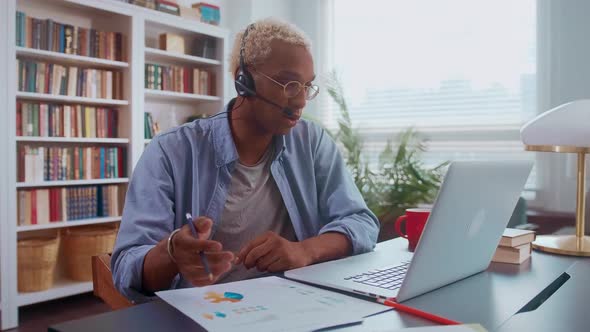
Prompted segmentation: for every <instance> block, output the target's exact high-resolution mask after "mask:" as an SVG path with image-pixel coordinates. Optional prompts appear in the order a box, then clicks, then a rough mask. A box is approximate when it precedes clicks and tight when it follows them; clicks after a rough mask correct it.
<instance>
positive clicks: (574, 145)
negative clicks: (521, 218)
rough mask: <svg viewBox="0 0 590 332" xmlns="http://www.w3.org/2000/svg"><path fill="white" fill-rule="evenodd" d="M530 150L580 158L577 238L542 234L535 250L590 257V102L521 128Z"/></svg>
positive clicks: (545, 115) (553, 112)
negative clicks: (588, 216) (588, 228)
mask: <svg viewBox="0 0 590 332" xmlns="http://www.w3.org/2000/svg"><path fill="white" fill-rule="evenodd" d="M520 137H521V139H522V142H523V143H524V144H525V148H526V150H527V151H540V152H558V153H575V154H577V156H578V176H577V199H576V235H540V236H538V237H537V239H536V240H535V241H534V242H533V248H535V249H537V250H541V251H546V252H550V253H556V254H561V255H571V256H590V237H589V236H585V235H584V219H585V217H584V214H585V205H586V197H585V196H586V188H585V184H586V154H587V153H590V99H583V100H576V101H573V102H569V103H566V104H563V105H560V106H558V107H555V108H553V109H551V110H549V111H547V112H545V113H543V114H541V115H539V116H537V117H536V118H534V119H532V120H531V121H529V122H528V123H527V124H525V125H524V126H523V127H522V128H521V129H520Z"/></svg>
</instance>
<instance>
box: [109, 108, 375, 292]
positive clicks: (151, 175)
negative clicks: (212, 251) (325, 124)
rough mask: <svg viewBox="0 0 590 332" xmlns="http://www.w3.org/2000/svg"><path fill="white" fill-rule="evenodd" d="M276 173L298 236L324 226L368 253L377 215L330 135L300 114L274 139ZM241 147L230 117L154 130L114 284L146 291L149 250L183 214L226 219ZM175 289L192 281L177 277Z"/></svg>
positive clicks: (134, 190)
mask: <svg viewBox="0 0 590 332" xmlns="http://www.w3.org/2000/svg"><path fill="white" fill-rule="evenodd" d="M273 144H275V151H278V152H277V153H276V154H275V156H274V157H273V161H272V164H271V174H272V177H273V178H274V180H275V181H276V183H277V186H278V188H279V191H280V193H281V196H282V198H283V201H284V203H285V207H286V208H287V212H288V214H289V217H290V219H291V222H292V223H293V228H294V230H295V234H296V235H297V238H298V240H300V241H301V240H304V239H307V238H310V237H314V236H317V235H319V234H322V233H326V232H338V233H341V234H344V235H345V236H346V237H348V239H349V240H350V242H351V244H352V250H353V254H360V253H364V252H367V251H371V250H372V249H373V248H374V246H375V243H376V240H377V234H378V231H379V227H378V220H377V218H376V217H375V215H374V214H373V213H372V212H371V211H370V210H369V209H368V208H367V206H366V204H365V202H364V200H363V198H362V197H361V195H360V193H359V191H358V189H357V188H356V186H355V184H354V181H353V179H352V177H351V176H350V174H349V172H348V171H347V169H346V166H345V164H344V161H343V159H342V157H341V155H340V153H339V151H338V148H337V146H336V144H335V143H334V141H333V140H332V138H331V137H330V136H329V135H328V134H327V133H326V131H325V130H323V129H322V128H320V127H319V126H317V125H316V124H314V123H312V122H308V121H306V120H300V121H299V122H298V123H297V125H296V126H295V127H294V128H293V129H292V130H291V131H290V132H289V133H288V134H287V135H284V136H277V137H275V139H274V141H273ZM237 161H238V153H237V151H236V147H235V145H234V141H233V138H232V134H231V131H230V126H229V121H228V118H227V116H226V115H221V116H217V117H215V118H211V119H202V120H196V121H194V122H192V123H189V124H185V125H182V126H180V127H176V128H174V129H172V130H170V131H168V132H166V133H163V134H161V135H159V136H156V137H155V138H154V139H153V140H152V141H151V142H150V144H149V145H148V146H147V147H146V149H145V151H144V153H143V155H142V156H141V158H140V160H139V162H138V164H137V166H136V167H135V170H134V172H133V177H132V179H131V182H130V184H129V188H128V191H127V196H126V199H125V207H124V210H123V219H122V222H121V225H120V229H119V234H118V236H117V241H116V244H115V249H114V251H113V256H112V261H111V262H112V263H111V264H112V271H113V279H114V283H115V286H116V287H117V289H118V290H119V291H120V292H121V293H123V294H124V295H125V296H126V297H128V298H129V299H131V300H132V301H135V302H140V301H144V300H146V299H147V297H146V294H145V292H144V291H143V289H142V272H143V261H144V257H145V255H146V253H147V252H148V251H149V250H150V249H152V248H153V247H154V246H155V245H156V244H157V243H158V242H159V241H161V240H162V239H165V238H167V237H168V235H169V234H170V233H171V232H172V231H173V230H174V229H176V228H179V227H181V226H182V225H183V224H184V223H185V219H184V216H185V214H186V213H187V212H191V213H192V215H193V216H208V217H210V218H211V219H212V220H213V222H214V226H213V231H215V229H216V223H217V222H219V220H220V219H221V214H222V212H223V207H224V205H225V201H226V196H227V193H228V189H229V188H228V187H229V184H230V180H231V174H232V170H233V168H234V165H235V163H236V162H237ZM170 286H171V288H180V287H189V286H190V284H189V283H188V282H187V281H186V280H184V279H183V278H182V277H181V276H176V278H175V279H174V281H173V282H172V285H170Z"/></svg>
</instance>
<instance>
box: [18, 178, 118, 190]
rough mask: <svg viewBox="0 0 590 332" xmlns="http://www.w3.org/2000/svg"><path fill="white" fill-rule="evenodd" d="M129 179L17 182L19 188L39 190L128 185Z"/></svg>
mask: <svg viewBox="0 0 590 332" xmlns="http://www.w3.org/2000/svg"><path fill="white" fill-rule="evenodd" d="M127 182H129V179H128V178H113V179H92V180H67V181H42V182H33V183H30V182H17V183H16V187H17V188H37V187H64V186H86V185H100V184H118V183H127Z"/></svg>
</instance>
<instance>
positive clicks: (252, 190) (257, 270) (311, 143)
mask: <svg viewBox="0 0 590 332" xmlns="http://www.w3.org/2000/svg"><path fill="white" fill-rule="evenodd" d="M231 57H232V64H231V69H232V70H233V72H234V74H235V79H236V90H237V92H238V97H237V98H236V99H234V100H232V101H231V102H230V103H229V104H228V105H227V107H226V110H225V112H222V113H220V114H218V115H216V116H214V117H211V118H209V119H204V120H197V121H194V122H192V123H190V124H186V125H183V126H180V127H177V128H174V129H172V130H170V131H168V132H166V133H164V134H162V135H159V136H157V137H156V138H154V140H153V141H152V142H151V143H150V144H149V145H148V146H147V148H146V150H145V152H144V153H143V155H142V157H141V160H140V161H139V163H138V164H137V167H136V168H135V170H134V174H133V178H132V180H131V183H130V185H129V190H128V192H127V197H126V201H125V209H124V211H123V220H122V222H121V226H120V231H119V235H118V237H117V242H116V245H115V250H114V252H113V257H112V262H113V264H112V268H113V275H114V282H115V285H116V286H117V288H118V289H119V290H120V291H121V292H122V293H123V294H124V295H125V296H127V297H128V298H130V299H132V300H134V301H139V300H142V299H144V297H145V296H146V295H147V296H149V295H151V294H152V293H153V292H155V291H158V290H164V289H170V288H179V287H190V286H205V285H209V284H212V283H218V282H228V281H234V280H241V279H246V278H251V277H255V276H258V275H260V274H262V273H266V272H280V271H285V270H288V269H293V268H298V267H302V266H306V265H309V264H314V263H317V262H321V261H325V260H330V259H336V258H341V257H344V256H347V255H350V254H359V253H363V252H367V251H370V250H372V249H373V247H374V245H375V242H376V239H377V233H378V221H377V219H376V218H375V216H374V215H373V213H371V211H370V210H369V209H368V208H367V206H366V204H365V203H364V201H363V198H362V197H361V195H360V194H359V192H358V190H357V188H356V187H355V184H354V182H353V181H352V178H351V176H350V175H349V174H348V172H347V171H346V168H345V165H344V163H343V160H342V158H341V156H340V154H339V152H338V149H337V147H336V145H335V143H334V141H333V140H332V139H331V138H330V137H329V136H328V135H327V133H326V132H325V131H324V130H323V129H321V128H320V127H318V126H317V125H315V124H313V123H310V122H308V121H305V120H302V119H300V116H301V113H302V111H303V108H304V107H305V104H306V102H307V100H310V99H313V98H314V97H315V96H316V95H317V93H318V91H319V90H318V87H317V86H315V85H314V84H313V83H312V82H313V80H314V79H315V74H314V71H313V59H312V56H311V53H310V43H309V41H308V40H307V38H306V37H305V36H304V34H303V33H302V32H301V31H299V30H298V29H297V28H295V27H293V26H291V25H289V24H286V23H283V22H280V21H276V20H272V19H266V20H261V21H259V22H256V23H254V24H251V25H250V26H248V27H247V28H246V29H245V30H244V31H243V32H242V33H240V34H238V35H237V36H236V42H235V45H234V48H233V51H232V54H231ZM186 213H192V214H193V215H195V216H197V217H195V218H194V219H193V220H192V222H193V224H194V225H195V227H196V229H197V234H198V236H197V237H195V236H193V235H192V233H191V229H190V228H189V227H188V226H189V225H188V224H187V221H186V219H185V215H186ZM200 252H204V253H205V255H206V260H207V261H208V265H209V269H210V272H211V274H212V276H210V275H209V274H208V273H207V272H206V271H205V268H204V265H203V262H202V261H201V259H200V255H199V253H200Z"/></svg>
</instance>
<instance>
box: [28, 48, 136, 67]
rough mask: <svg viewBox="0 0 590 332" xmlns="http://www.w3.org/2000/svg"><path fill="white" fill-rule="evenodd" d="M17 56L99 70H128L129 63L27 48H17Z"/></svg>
mask: <svg viewBox="0 0 590 332" xmlns="http://www.w3.org/2000/svg"><path fill="white" fill-rule="evenodd" d="M16 55H17V56H18V57H22V58H29V59H37V60H43V61H52V62H55V61H58V62H60V63H67V64H75V65H85V66H86V65H92V67H97V68H128V67H129V64H128V63H127V62H121V61H113V60H107V59H101V58H94V57H88V56H81V55H75V54H66V53H60V52H52V51H45V50H38V49H34V48H27V47H20V46H17V47H16Z"/></svg>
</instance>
